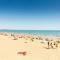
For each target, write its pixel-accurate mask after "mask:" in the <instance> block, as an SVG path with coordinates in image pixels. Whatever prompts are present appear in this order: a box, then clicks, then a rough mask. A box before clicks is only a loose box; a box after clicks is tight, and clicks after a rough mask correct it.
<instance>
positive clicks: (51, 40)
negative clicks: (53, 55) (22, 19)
mask: <svg viewBox="0 0 60 60" xmlns="http://www.w3.org/2000/svg"><path fill="white" fill-rule="evenodd" d="M0 35H2V36H11V37H13V40H19V39H21V38H23V39H25V40H30V41H32V42H33V41H35V40H39V41H40V42H41V43H46V44H47V48H48V49H49V48H54V47H56V48H57V47H58V44H59V43H60V37H55V36H39V35H31V34H16V33H6V32H5V33H3V32H1V33H0ZM25 43H27V42H25Z"/></svg>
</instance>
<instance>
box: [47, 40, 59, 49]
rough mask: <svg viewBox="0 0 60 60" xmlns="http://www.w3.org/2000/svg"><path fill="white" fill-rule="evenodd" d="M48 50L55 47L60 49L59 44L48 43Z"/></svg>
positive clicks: (54, 42)
mask: <svg viewBox="0 0 60 60" xmlns="http://www.w3.org/2000/svg"><path fill="white" fill-rule="evenodd" d="M47 44H48V49H49V48H54V47H56V48H57V47H58V42H57V41H48V43H47Z"/></svg>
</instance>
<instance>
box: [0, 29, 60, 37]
mask: <svg viewBox="0 0 60 60" xmlns="http://www.w3.org/2000/svg"><path fill="white" fill-rule="evenodd" d="M0 32H7V33H16V34H31V35H41V36H57V37H60V30H0Z"/></svg>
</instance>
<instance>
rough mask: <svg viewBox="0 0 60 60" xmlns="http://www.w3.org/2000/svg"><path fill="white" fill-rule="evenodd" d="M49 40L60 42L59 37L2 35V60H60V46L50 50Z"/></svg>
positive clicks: (0, 52)
mask: <svg viewBox="0 0 60 60" xmlns="http://www.w3.org/2000/svg"><path fill="white" fill-rule="evenodd" d="M49 39H50V40H56V41H58V40H60V38H58V37H53V38H52V37H41V36H40V37H36V36H31V35H26V36H25V35H14V34H10V33H5V34H4V33H0V60H60V44H59V43H58V47H54V48H51V47H50V48H49V49H48V44H47V43H48V40H49ZM59 42H60V41H59Z"/></svg>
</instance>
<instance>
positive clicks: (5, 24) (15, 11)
mask: <svg viewBox="0 0 60 60" xmlns="http://www.w3.org/2000/svg"><path fill="white" fill-rule="evenodd" d="M0 29H39V30H60V1H59V0H0Z"/></svg>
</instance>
